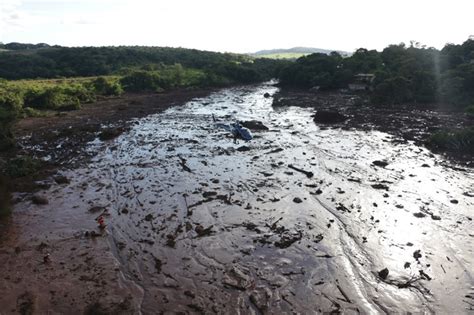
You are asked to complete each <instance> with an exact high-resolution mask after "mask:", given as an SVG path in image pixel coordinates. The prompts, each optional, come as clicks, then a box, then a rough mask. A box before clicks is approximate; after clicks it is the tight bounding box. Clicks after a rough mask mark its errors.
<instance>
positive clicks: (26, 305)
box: [16, 291, 36, 315]
mask: <svg viewBox="0 0 474 315" xmlns="http://www.w3.org/2000/svg"><path fill="white" fill-rule="evenodd" d="M35 305H36V297H35V296H34V295H33V294H32V293H31V292H29V291H26V292H25V293H23V294H22V295H20V296H19V297H18V298H17V299H16V307H17V311H18V313H20V314H22V315H23V314H24V315H30V314H34V313H35Z"/></svg>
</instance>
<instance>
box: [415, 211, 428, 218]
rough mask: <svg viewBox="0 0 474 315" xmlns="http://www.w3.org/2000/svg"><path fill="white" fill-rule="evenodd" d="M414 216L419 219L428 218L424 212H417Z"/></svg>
mask: <svg viewBox="0 0 474 315" xmlns="http://www.w3.org/2000/svg"><path fill="white" fill-rule="evenodd" d="M413 215H414V216H415V217H417V218H424V217H426V214H424V213H422V212H415V213H413Z"/></svg>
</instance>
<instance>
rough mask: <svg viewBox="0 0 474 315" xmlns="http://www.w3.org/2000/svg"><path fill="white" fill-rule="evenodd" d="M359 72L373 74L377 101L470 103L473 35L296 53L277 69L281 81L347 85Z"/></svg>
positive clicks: (332, 86) (323, 86) (473, 86)
mask: <svg viewBox="0 0 474 315" xmlns="http://www.w3.org/2000/svg"><path fill="white" fill-rule="evenodd" d="M359 73H365V74H374V75H375V79H374V81H373V82H372V86H371V89H372V90H373V91H372V93H371V96H372V99H373V101H374V102H376V103H392V104H393V103H395V104H396V103H434V102H438V103H443V104H447V105H451V106H457V107H466V106H468V105H472V104H473V103H474V40H472V39H469V40H467V41H466V42H464V43H463V44H462V45H453V44H448V45H446V46H445V47H444V48H443V49H442V50H441V51H439V50H436V49H434V48H425V47H419V45H417V44H414V43H412V45H411V46H409V47H406V46H405V45H404V44H400V45H390V46H388V47H387V48H385V49H384V50H383V51H382V52H377V51H375V50H367V49H363V48H361V49H358V50H357V51H356V52H355V53H354V54H353V55H352V56H350V57H347V58H343V57H342V56H341V55H340V54H338V53H337V52H333V53H331V54H329V55H327V54H312V55H309V56H305V57H302V58H299V59H298V60H297V61H296V62H295V63H294V64H292V65H289V66H288V67H286V68H285V69H284V70H283V71H282V72H281V75H280V79H281V83H282V84H283V85H290V86H298V87H305V88H310V87H314V86H319V87H320V88H321V89H337V88H345V87H347V86H348V84H349V83H351V82H353V80H354V75H356V74H359Z"/></svg>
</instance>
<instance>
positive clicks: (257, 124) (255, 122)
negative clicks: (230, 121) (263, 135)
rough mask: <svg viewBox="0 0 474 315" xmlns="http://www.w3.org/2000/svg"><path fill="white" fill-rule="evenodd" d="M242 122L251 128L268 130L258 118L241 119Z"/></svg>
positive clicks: (244, 125)
mask: <svg viewBox="0 0 474 315" xmlns="http://www.w3.org/2000/svg"><path fill="white" fill-rule="evenodd" d="M240 124H241V125H242V126H243V127H245V128H248V129H250V130H268V127H267V126H265V125H264V124H263V123H262V122H261V121H258V120H248V121H241V122H240Z"/></svg>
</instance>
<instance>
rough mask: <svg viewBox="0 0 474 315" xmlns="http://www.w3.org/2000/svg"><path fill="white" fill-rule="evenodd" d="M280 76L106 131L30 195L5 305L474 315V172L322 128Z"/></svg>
mask: <svg viewBox="0 0 474 315" xmlns="http://www.w3.org/2000/svg"><path fill="white" fill-rule="evenodd" d="M277 90H278V89H277V88H276V87H274V86H271V85H266V84H263V85H257V86H244V87H238V88H230V89H224V90H222V91H218V92H215V93H213V94H211V95H210V96H208V97H203V98H197V99H194V100H192V101H190V102H188V103H186V104H185V105H183V106H179V107H174V108H170V109H168V110H166V111H165V112H163V113H160V114H155V115H151V116H147V117H144V118H140V119H136V120H135V121H134V122H133V123H132V124H131V125H130V129H129V130H125V131H124V132H123V133H121V134H120V135H118V137H116V138H114V139H112V140H105V141H101V140H99V139H95V140H94V141H91V142H90V143H89V144H88V145H87V151H88V152H90V153H91V156H93V158H92V159H91V160H90V162H88V163H87V165H85V166H83V167H79V168H73V169H66V168H64V169H61V170H60V171H59V172H58V174H57V176H56V177H54V178H51V179H50V180H49V181H50V188H48V189H45V190H43V191H40V192H38V193H36V194H35V196H34V197H33V196H32V195H31V194H17V195H16V196H15V198H16V199H17V201H18V203H17V204H16V206H15V210H14V213H15V215H14V216H13V217H12V219H11V222H10V224H9V228H8V231H7V233H6V234H7V235H9V237H8V238H7V239H6V240H5V241H4V242H2V244H1V247H0V273H1V274H2V281H0V309H1V310H2V312H5V313H6V314H8V313H11V312H13V313H15V312H16V313H31V312H33V313H37V314H43V313H47V312H51V313H68V314H71V313H84V312H85V313H88V314H99V313H110V314H138V313H142V314H156V313H171V312H173V313H178V312H181V313H190V314H191V313H193V314H195V313H206V314H208V313H218V314H239V313H240V314H267V313H268V314H272V313H274V314H281V313H292V312H296V313H302V314H316V313H322V312H344V313H346V314H352V313H354V314H356V313H407V312H412V313H439V314H447V313H451V314H462V313H469V312H472V311H473V305H474V298H473V297H474V292H473V282H472V279H473V275H472V264H473V262H474V255H473V248H474V246H473V239H474V234H473V232H472V231H473V230H474V229H473V223H472V216H473V213H472V210H473V209H474V173H473V170H472V169H464V168H462V167H447V166H446V165H448V164H449V163H450V162H447V161H446V160H444V158H443V157H441V156H438V155H434V154H432V153H431V152H430V151H428V150H427V149H425V148H423V147H420V146H417V145H416V144H415V143H414V142H412V141H400V138H398V137H397V136H396V135H390V134H387V133H383V132H380V131H373V130H357V129H353V128H347V125H346V127H345V128H344V129H342V128H340V127H341V126H340V125H338V124H337V123H336V124H333V125H331V128H328V127H322V126H320V125H318V123H315V122H314V121H313V118H312V117H311V116H312V114H314V111H313V110H312V109H310V108H302V107H291V106H282V107H273V106H272V96H273V95H274V94H275V93H276V92H277ZM212 114H214V115H215V116H216V117H218V118H219V119H220V120H229V121H233V120H239V121H244V122H245V121H247V122H253V123H249V124H248V126H249V128H252V127H251V126H256V127H255V128H254V129H253V130H252V133H253V134H254V140H252V141H251V142H247V143H244V142H242V141H241V142H240V143H238V144H234V143H233V139H232V138H231V137H229V136H228V134H227V133H226V132H222V131H221V130H218V129H216V128H214V127H213V123H212ZM261 126H265V127H266V128H263V127H261ZM257 127H258V128H257ZM104 139H105V138H104ZM243 148H244V149H243ZM32 198H33V199H32ZM453 200H454V201H455V202H453ZM44 201H47V202H44ZM100 218H102V219H100ZM97 220H102V221H101V222H102V223H100V224H101V225H103V226H105V227H104V228H103V229H100V228H99V227H98V225H99V223H98V222H97ZM2 314H3V313H2Z"/></svg>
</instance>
